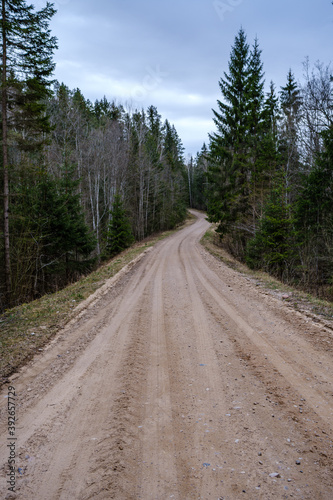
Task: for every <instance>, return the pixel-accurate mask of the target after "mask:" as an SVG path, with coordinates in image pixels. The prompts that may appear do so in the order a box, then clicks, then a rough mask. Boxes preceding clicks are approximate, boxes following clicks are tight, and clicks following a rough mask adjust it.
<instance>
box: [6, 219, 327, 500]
mask: <svg viewBox="0 0 333 500" xmlns="http://www.w3.org/2000/svg"><path fill="white" fill-rule="evenodd" d="M195 215H196V216H197V220H196V222H195V223H194V224H193V225H191V226H189V227H186V228H185V229H183V230H181V231H179V232H178V233H175V234H174V235H172V236H171V237H169V238H167V239H166V240H163V241H161V242H160V243H158V244H157V245H156V246H155V247H154V248H153V250H152V251H150V252H148V253H147V254H146V255H145V256H144V258H143V259H141V260H140V261H139V262H138V263H137V264H135V265H134V266H133V267H132V268H131V269H130V270H129V271H128V272H127V273H126V274H124V276H122V278H121V279H119V280H118V281H116V282H115V284H114V286H112V287H110V288H109V289H108V290H107V292H106V293H105V294H104V295H102V296H101V297H100V298H99V300H97V301H94V302H92V303H90V304H89V305H87V307H86V309H84V310H83V311H82V312H81V313H80V315H79V316H78V318H77V320H76V321H72V322H71V323H70V325H68V326H67V327H66V328H65V329H64V330H62V331H61V332H60V333H59V335H58V336H57V337H56V338H55V339H54V341H53V342H52V343H51V344H50V345H49V347H48V348H47V349H46V350H45V352H43V353H42V354H41V355H40V356H37V357H36V358H35V360H33V361H32V362H31V363H30V364H28V365H27V366H26V367H25V368H23V369H22V370H20V372H19V373H17V374H16V375H14V376H13V377H11V385H12V386H14V387H15V391H16V394H17V408H16V412H17V419H18V421H17V429H16V437H17V440H16V441H15V453H16V466H17V467H18V468H19V470H16V474H15V476H16V477H15V495H13V494H12V493H11V492H10V491H9V490H8V483H7V480H8V473H9V468H8V454H9V448H8V446H7V444H8V440H7V435H8V431H7V413H6V411H7V410H6V405H7V401H8V398H7V396H8V394H7V392H8V390H7V388H6V387H5V388H3V390H2V392H1V394H0V395H1V424H0V425H1V427H0V431H1V436H2V439H1V442H0V465H1V474H0V491H1V495H2V497H1V498H4V499H5V498H7V499H8V498H17V499H24V500H58V499H59V500H60V499H61V500H76V499H77V500H88V499H103V500H104V499H105V500H106V499H117V500H130V499H133V500H134V499H135V500H136V499H143V500H165V499H169V498H173V499H176V500H192V499H202V500H207V499H214V500H218V499H225V500H226V499H228V500H233V499H236V500H238V499H240V498H245V499H246V498H247V499H265V500H266V499H280V498H281V499H284V498H299V499H309V500H310V499H311V500H314V499H323V500H327V499H329V498H333V474H332V471H333V468H332V465H333V460H332V458H333V455H332V435H333V364H332V349H333V341H332V343H331V340H332V335H331V332H330V331H329V330H328V329H327V328H325V327H324V326H322V325H320V324H314V323H313V322H311V320H309V319H308V318H307V317H306V316H303V315H301V314H300V313H297V312H295V311H293V310H291V309H290V308H288V307H287V306H286V305H285V304H283V303H282V301H280V300H278V299H276V298H274V297H272V296H271V295H270V294H268V293H265V292H264V291H263V290H262V289H259V288H258V287H256V283H255V282H253V281H252V280H251V279H249V278H248V277H246V276H243V275H241V274H239V273H237V272H236V271H234V270H232V269H230V268H228V267H226V266H225V265H224V264H223V263H221V262H219V261H217V260H216V259H215V258H214V257H212V256H211V255H209V254H208V253H207V252H206V251H205V250H204V249H203V248H202V247H201V245H200V244H199V240H200V237H201V236H202V235H203V234H204V232H205V231H206V230H207V228H208V227H209V224H208V222H207V221H206V220H205V217H204V215H202V214H200V213H198V212H195Z"/></svg>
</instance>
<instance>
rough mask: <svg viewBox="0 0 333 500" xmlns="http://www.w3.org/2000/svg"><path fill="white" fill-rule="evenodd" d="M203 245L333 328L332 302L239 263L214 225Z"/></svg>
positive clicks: (299, 308) (297, 307)
mask: <svg viewBox="0 0 333 500" xmlns="http://www.w3.org/2000/svg"><path fill="white" fill-rule="evenodd" d="M201 244H202V245H203V246H204V247H205V248H206V250H208V252H210V253H211V254H212V255H214V257H216V258H217V259H219V260H221V261H222V262H224V263H225V264H226V265H227V266H228V267H231V268H232V269H234V270H235V271H238V272H240V273H242V274H244V275H246V276H247V277H250V278H252V279H253V280H254V281H255V283H256V285H257V286H260V287H262V288H265V289H266V290H270V291H271V292H272V294H273V295H277V296H279V297H281V296H282V295H288V298H287V299H284V300H287V301H288V303H289V304H290V306H292V307H293V308H294V309H296V310H299V311H304V312H306V313H307V314H310V315H311V316H313V317H319V318H321V319H322V320H325V321H329V322H332V327H333V321H332V320H333V303H332V302H328V301H326V300H322V299H318V298H317V297H314V296H313V295H311V294H310V293H306V292H302V291H300V290H297V289H296V288H293V287H291V286H288V285H286V284H284V283H282V282H281V281H279V280H278V279H276V278H274V277H272V276H270V275H269V274H267V273H265V272H263V271H254V270H252V269H250V268H249V267H248V266H246V265H245V264H243V263H242V262H239V261H238V260H237V259H235V258H234V257H233V256H232V255H230V254H229V253H228V252H227V251H226V250H225V249H224V248H223V247H222V246H221V244H220V242H219V236H218V235H217V234H216V233H215V228H214V225H212V226H211V228H210V229H209V230H208V231H207V232H206V233H205V235H204V236H203V237H202V239H201ZM329 326H330V325H329Z"/></svg>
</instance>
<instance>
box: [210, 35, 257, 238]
mask: <svg viewBox="0 0 333 500" xmlns="http://www.w3.org/2000/svg"><path fill="white" fill-rule="evenodd" d="M249 61H250V54H249V45H248V43H247V41H246V35H245V32H244V30H243V29H240V31H239V33H238V35H237V36H236V38H235V43H234V46H233V47H232V50H231V55H230V61H229V73H226V72H225V73H224V78H221V80H220V82H219V86H220V90H221V93H222V97H223V100H218V101H217V105H218V111H215V110H213V113H214V118H213V120H214V123H215V125H216V127H217V132H216V133H214V134H212V135H210V159H211V165H210V168H209V171H208V178H209V182H210V184H211V187H212V189H211V191H210V196H209V200H208V215H209V218H210V220H211V221H212V222H219V227H218V232H219V233H220V234H221V235H223V234H225V233H226V232H228V230H229V229H230V225H231V224H232V223H234V222H235V221H236V220H237V217H238V215H239V214H244V213H246V212H247V210H248V178H247V173H248V145H249V143H248V128H249V121H248V106H249V102H248V98H249V90H250V88H249Z"/></svg>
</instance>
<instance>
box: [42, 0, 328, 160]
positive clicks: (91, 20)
mask: <svg viewBox="0 0 333 500" xmlns="http://www.w3.org/2000/svg"><path fill="white" fill-rule="evenodd" d="M32 2H33V0H32ZM33 3H34V4H35V6H36V7H40V6H42V5H45V2H43V1H42V0H35V2H33ZM54 3H55V7H56V8H57V10H58V12H57V14H56V15H55V17H54V19H53V21H52V25H51V28H52V32H53V34H54V35H55V36H57V38H58V42H59V49H58V50H57V52H56V53H55V61H56V63H57V67H56V71H55V77H56V78H57V79H58V80H59V81H60V82H64V83H65V84H66V85H67V86H68V87H70V88H71V89H73V88H77V87H78V88H80V90H81V91H82V93H83V95H84V96H85V97H86V98H88V99H90V100H91V101H95V100H96V99H101V98H102V97H103V96H104V95H105V96H106V97H107V98H108V99H109V100H116V101H117V102H121V103H123V104H128V105H131V106H132V108H133V109H135V108H142V107H143V108H146V107H148V106H149V105H151V104H153V105H154V106H156V107H157V109H158V111H159V112H160V114H161V115H162V118H163V119H166V118H167V119H168V120H169V121H170V122H171V123H174V125H175V127H176V129H177V131H178V133H179V135H180V137H181V139H182V141H183V144H184V146H185V150H186V154H189V153H191V154H195V153H196V152H197V151H198V150H200V149H201V146H202V144H203V142H204V141H205V142H207V134H208V132H211V131H214V124H213V122H212V108H215V109H216V100H217V99H218V98H219V97H220V93H219V87H218V81H219V79H220V78H221V76H222V75H223V72H224V71H227V69H228V61H229V56H230V50H231V47H232V45H233V43H234V39H235V36H236V34H237V33H238V31H239V29H240V27H241V26H242V27H243V28H244V30H245V32H246V34H247V37H248V42H249V43H250V44H252V43H253V40H254V38H255V36H257V37H258V40H259V44H260V48H261V49H262V59H263V62H264V71H265V80H266V86H267V87H268V84H269V82H270V80H273V81H274V82H275V83H276V85H277V87H278V89H279V87H280V86H281V85H284V84H285V81H286V75H287V72H288V70H289V68H291V69H292V70H293V71H294V73H295V76H296V78H297V80H299V81H301V79H302V63H303V61H304V59H305V57H306V56H308V57H309V58H310V63H314V62H315V61H317V60H320V61H321V62H323V63H324V64H325V65H326V64H329V63H330V62H331V61H332V63H333V51H332V47H333V6H332V4H331V0H278V1H272V0H219V1H214V0H168V1H163V0H162V1H161V0H160V1H158V0H141V1H135V0H57V1H55V2H54Z"/></svg>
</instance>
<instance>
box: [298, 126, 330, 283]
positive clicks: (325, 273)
mask: <svg viewBox="0 0 333 500" xmlns="http://www.w3.org/2000/svg"><path fill="white" fill-rule="evenodd" d="M322 138H323V147H324V151H323V152H322V153H319V154H318V155H317V161H316V165H315V166H314V168H313V169H312V171H311V172H310V174H309V175H308V176H307V177H304V179H303V185H302V188H301V190H300V192H299V194H298V199H297V203H296V229H297V231H298V240H299V242H300V246H299V248H300V256H301V261H302V269H303V278H304V280H305V282H306V283H311V282H313V283H316V284H317V285H318V284H321V285H323V284H328V283H329V282H330V281H331V279H332V275H333V126H331V127H330V128H329V129H327V130H325V131H324V132H322Z"/></svg>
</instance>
